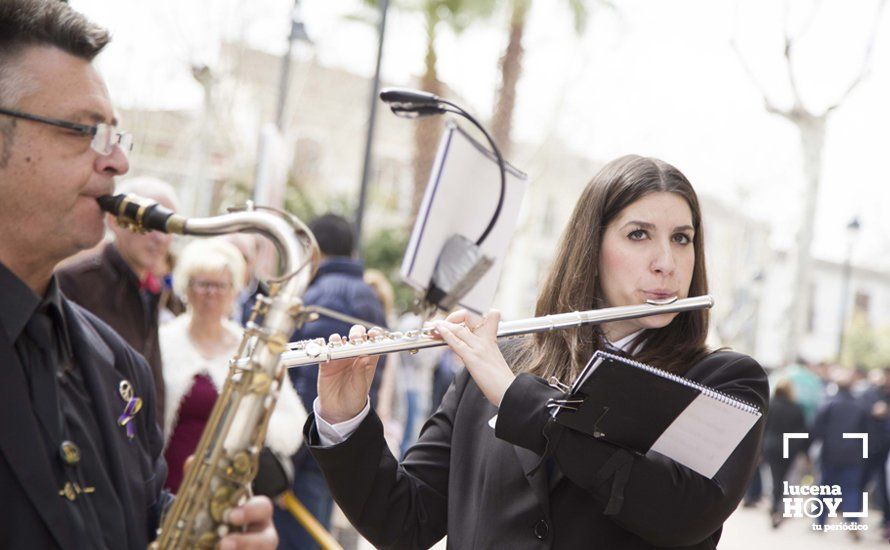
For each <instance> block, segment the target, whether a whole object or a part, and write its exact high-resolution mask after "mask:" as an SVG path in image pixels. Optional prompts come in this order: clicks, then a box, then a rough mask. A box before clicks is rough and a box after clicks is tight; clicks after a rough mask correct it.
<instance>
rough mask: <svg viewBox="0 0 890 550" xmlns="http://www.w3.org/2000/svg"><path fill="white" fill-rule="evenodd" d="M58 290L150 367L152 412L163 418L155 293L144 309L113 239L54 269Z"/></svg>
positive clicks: (133, 278) (135, 282)
mask: <svg viewBox="0 0 890 550" xmlns="http://www.w3.org/2000/svg"><path fill="white" fill-rule="evenodd" d="M56 277H57V278H58V280H59V287H60V288H61V289H62V293H63V294H65V296H67V297H68V298H70V299H71V300H73V301H74V302H76V303H78V304H80V305H81V306H83V307H85V308H86V309H88V310H89V311H91V312H92V313H94V314H95V315H96V316H97V317H99V318H100V319H102V320H103V321H105V322H106V323H108V324H109V325H111V328H113V329H114V330H116V331H117V333H118V334H120V335H121V336H122V337H123V339H124V340H126V342H127V343H128V344H130V345H131V346H132V347H133V349H135V350H136V351H137V352H139V353H140V354H142V356H143V357H144V358H145V360H146V361H148V365H149V366H150V367H151V373H152V377H153V378H154V385H155V389H156V390H157V401H156V404H157V406H156V408H155V414H157V415H158V418H164V373H163V370H162V369H161V348H160V345H159V344H158V296H152V297H151V299H150V306H149V308H148V309H149V310H148V311H146V308H145V305H144V304H143V302H142V298H141V297H140V296H139V279H138V278H137V277H136V273H134V272H133V270H132V269H130V266H128V265H127V263H126V262H125V261H124V259H123V258H122V257H121V255H120V252H118V251H117V248H115V246H114V244H113V243H109V244H107V245H105V248H103V249H102V250H101V251H100V252H98V253H95V254H90V255H87V256H85V257H83V258H81V259H78V260H76V261H74V262H73V263H71V264H69V265H66V266H65V267H63V268H61V269H59V270H58V271H57V272H56Z"/></svg>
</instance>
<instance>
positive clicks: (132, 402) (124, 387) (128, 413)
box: [117, 380, 142, 439]
mask: <svg viewBox="0 0 890 550" xmlns="http://www.w3.org/2000/svg"><path fill="white" fill-rule="evenodd" d="M118 389H119V390H120V394H121V399H123V400H124V402H125V403H126V405H124V412H123V413H121V415H120V416H119V417H118V419H117V423H118V425H120V426H124V427H125V428H127V437H128V438H129V439H133V436H134V435H136V427H135V426H134V425H133V423H132V422H131V421H132V420H133V417H134V416H136V413H138V412H139V411H140V410H141V409H142V398H141V397H136V396H135V395H133V393H134V392H133V385H132V384H130V382H129V380H121V383H120V386H119V388H118Z"/></svg>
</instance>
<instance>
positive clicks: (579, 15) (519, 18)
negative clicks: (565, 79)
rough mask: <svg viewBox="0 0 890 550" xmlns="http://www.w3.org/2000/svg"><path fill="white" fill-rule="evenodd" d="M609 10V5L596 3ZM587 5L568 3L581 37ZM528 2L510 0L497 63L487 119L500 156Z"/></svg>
mask: <svg viewBox="0 0 890 550" xmlns="http://www.w3.org/2000/svg"><path fill="white" fill-rule="evenodd" d="M600 1H601V3H603V4H606V5H607V6H610V7H612V4H611V2H608V1H605V0H600ZM588 3H589V2H587V1H586V0H568V4H569V8H570V9H571V10H572V16H573V19H574V24H575V32H576V33H578V34H581V33H583V32H584V29H585V28H586V26H587V16H588V13H589V12H588ZM531 4H532V0H510V7H509V9H510V39H509V40H508V41H507V48H506V49H505V50H504V53H503V55H502V56H501V59H500V61H499V63H498V65H499V68H500V73H501V82H500V86H499V88H498V94H497V102H496V104H495V109H494V115H493V117H492V119H491V130H492V136H493V137H494V140H495V142H496V143H497V144H498V146H499V147H500V148H501V151H502V152H503V153H504V155H506V154H508V153H509V150H510V134H511V132H512V129H513V110H514V108H515V107H516V84H517V83H518V82H519V77H520V76H521V74H522V55H523V53H524V50H523V49H522V36H523V35H524V34H525V25H526V21H527V19H528V14H529V11H530V10H531Z"/></svg>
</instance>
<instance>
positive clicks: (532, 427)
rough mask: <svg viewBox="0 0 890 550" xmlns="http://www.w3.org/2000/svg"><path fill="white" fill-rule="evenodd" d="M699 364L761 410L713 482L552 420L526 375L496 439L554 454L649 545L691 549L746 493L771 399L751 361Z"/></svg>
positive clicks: (507, 403) (505, 407)
mask: <svg viewBox="0 0 890 550" xmlns="http://www.w3.org/2000/svg"><path fill="white" fill-rule="evenodd" d="M702 363H705V364H702ZM702 363H699V365H696V366H695V367H693V369H690V373H692V372H696V373H702V375H701V376H697V377H695V379H696V380H697V381H699V382H701V383H702V384H705V385H707V386H710V387H712V388H714V389H717V390H720V391H723V392H724V393H728V394H730V395H732V396H734V397H737V398H739V399H742V400H744V401H747V402H749V403H753V404H755V405H757V406H758V407H760V409H761V410H762V412H763V416H762V417H761V418H760V420H758V421H757V423H756V424H755V425H754V427H753V428H752V429H751V431H750V432H749V433H748V435H747V436H746V437H745V438H744V439H743V440H742V442H741V443H740V444H739V446H738V447H737V448H736V449H735V451H734V452H733V453H732V454H731V455H730V457H729V459H728V460H727V461H726V463H725V464H724V465H723V467H722V468H721V469H720V471H719V472H717V474H716V475H715V476H714V478H713V479H708V478H706V477H704V476H702V475H700V474H698V473H696V472H694V471H692V470H690V469H689V468H686V467H685V466H681V465H680V464H678V463H676V462H674V461H673V460H671V459H669V458H667V457H665V456H663V455H661V454H659V453H656V452H654V451H650V452H649V453H648V454H647V455H646V456H637V455H634V454H631V453H630V452H628V451H625V450H624V449H619V448H618V447H615V446H613V445H611V444H609V443H606V442H604V441H602V440H597V439H594V438H592V437H590V436H588V435H586V434H583V433H580V432H577V431H574V430H571V429H568V428H565V427H564V426H562V425H561V424H558V423H556V422H554V421H553V420H552V419H551V417H550V415H549V414H548V413H547V412H546V411H547V409H546V404H547V401H548V399H550V398H552V397H555V395H554V392H555V391H556V390H554V389H553V388H551V387H550V386H548V385H547V384H546V383H545V382H544V381H543V380H542V379H541V378H538V377H536V376H532V375H529V374H521V375H519V376H518V377H517V378H516V380H515V381H514V382H513V384H512V385H511V386H510V388H509V389H508V390H507V393H506V394H505V395H504V399H503V401H502V402H501V406H500V410H499V413H498V422H497V429H496V435H497V437H499V438H501V439H503V440H505V441H508V442H510V443H513V444H515V445H519V446H522V447H525V448H527V449H530V450H532V451H534V452H536V453H538V454H540V455H544V454H545V453H546V454H547V455H550V456H552V457H553V458H554V459H555V461H556V463H557V465H558V466H559V468H560V470H561V471H562V472H563V473H564V474H565V475H566V477H567V478H568V479H569V480H571V481H572V482H573V483H575V484H576V485H578V486H579V487H581V488H582V489H584V490H586V491H587V492H589V493H590V494H592V495H593V497H594V499H595V500H596V501H597V502H598V503H599V505H601V506H602V511H603V513H604V514H605V515H607V516H609V517H610V518H611V519H612V520H613V521H614V522H615V523H616V524H618V525H619V526H621V527H622V528H624V529H626V530H628V531H630V532H632V533H634V534H636V535H637V536H639V537H641V538H643V539H644V540H646V541H647V542H649V543H651V544H653V545H656V546H682V545H692V544H696V543H698V542H700V541H702V540H704V539H706V538H707V537H709V536H710V535H712V534H713V533H714V532H715V531H717V530H718V529H719V528H720V527H721V525H722V524H723V522H724V521H725V520H726V518H728V517H729V515H730V514H731V513H732V512H733V510H735V508H736V506H737V505H738V503H739V501H740V500H741V498H742V496H743V494H744V492H745V489H746V487H747V484H748V481H749V479H750V477H751V475H752V473H753V470H754V468H755V467H756V465H757V461H758V456H759V453H760V442H761V438H762V435H763V427H764V417H765V416H766V412H767V402H768V395H769V388H768V383H767V378H766V373H764V371H763V369H762V368H761V367H760V365H758V364H757V362H756V361H754V360H753V359H751V358H750V357H747V356H743V355H740V354H731V353H720V354H712V355H711V356H709V357H708V358H706V359H705V360H703V361H702ZM690 378H693V376H691V375H690ZM557 395H558V396H561V395H562V394H558V392H557ZM653 398H657V397H656V396H653Z"/></svg>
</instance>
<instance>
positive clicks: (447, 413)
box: [305, 352, 769, 550]
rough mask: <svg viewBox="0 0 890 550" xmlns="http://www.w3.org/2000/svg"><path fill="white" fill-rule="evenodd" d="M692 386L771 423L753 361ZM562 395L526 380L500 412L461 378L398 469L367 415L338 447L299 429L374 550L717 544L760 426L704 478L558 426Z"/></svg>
mask: <svg viewBox="0 0 890 550" xmlns="http://www.w3.org/2000/svg"><path fill="white" fill-rule="evenodd" d="M687 377H688V378H691V379H693V380H696V381H698V382H700V383H702V384H705V385H708V386H711V387H713V388H715V389H718V390H721V391H723V392H725V393H728V394H730V395H733V396H735V397H737V398H739V399H742V400H744V401H747V402H750V403H753V404H755V405H757V406H758V407H760V408H761V409H762V410H763V412H764V413H766V409H767V399H768V395H769V389H768V384H767V378H766V374H765V373H764V372H763V369H762V368H761V367H760V365H758V364H757V362H755V361H754V360H753V359H751V358H750V357H747V356H744V355H741V354H737V353H732V352H717V353H713V354H711V355H709V356H708V357H706V358H705V359H703V360H702V361H701V362H699V363H698V364H696V365H695V366H693V367H692V368H691V369H690V370H689V371H688V373H687ZM562 395H563V394H562V393H561V392H560V391H558V390H556V389H554V388H552V387H550V386H548V385H547V384H546V383H545V382H544V381H543V380H542V379H541V378H538V377H535V376H532V375H528V374H521V375H519V376H518V377H517V378H516V380H515V382H514V383H513V384H512V385H511V386H510V388H509V389H508V390H507V393H506V394H505V396H504V399H503V402H502V403H501V406H500V409H499V410H498V409H495V407H494V406H492V405H491V404H490V403H489V402H488V401H487V400H486V399H485V397H484V396H483V395H482V393H481V391H480V390H479V388H478V387H477V386H476V384H475V383H474V382H473V380H472V379H471V378H470V376H469V375H468V374H467V372H466V371H463V372H461V373H460V374H458V376H457V377H456V379H455V381H454V383H453V384H452V386H451V388H450V389H449V390H448V393H447V394H446V395H445V397H444V399H443V402H442V406H441V407H440V409H439V410H438V411H437V412H436V413H435V414H434V415H433V416H432V417H431V418H430V419H429V420H428V421H427V423H426V425H425V426H424V428H423V431H422V432H421V434H420V438H419V439H418V442H417V443H416V444H415V445H414V446H413V447H411V449H410V450H409V451H408V453H407V454H406V456H405V458H404V459H403V461H402V462H401V464H400V463H398V462H397V461H396V460H395V459H394V458H393V456H392V455H391V454H390V452H389V450H388V449H387V446H386V443H385V442H384V439H383V429H382V425H381V423H380V420H379V418H378V417H377V416H376V415H375V414H373V413H372V414H371V415H369V416H368V417H367V418H366V419H365V420H364V421H363V422H362V424H361V425H360V426H359V428H358V430H357V431H356V432H355V433H354V434H353V435H352V436H351V437H350V438H349V439H348V440H346V441H344V442H343V443H341V444H339V445H335V446H332V447H328V448H324V447H319V446H317V445H318V443H319V441H318V432H317V430H316V428H315V421H314V417H312V416H310V418H309V420H308V421H307V423H306V427H305V433H306V436H307V440H308V441H310V444H312V445H313V446H312V447H311V451H312V453H313V455H314V456H315V458H316V459H317V461H318V463H319V464H320V465H321V468H322V470H323V471H324V474H325V477H326V478H327V481H328V485H329V487H330V488H331V493H332V494H333V495H334V498H335V500H336V501H337V503H338V504H339V505H340V507H341V508H342V509H343V511H344V512H345V513H346V515H347V517H349V519H350V521H351V522H352V523H353V525H355V526H356V527H357V528H358V529H359V531H360V532H361V533H362V534H363V535H364V536H365V537H366V538H367V539H368V540H370V541H371V542H372V543H373V544H374V545H375V546H378V547H383V548H427V547H429V546H431V545H432V544H434V543H435V542H436V541H438V540H439V539H441V538H442V537H443V536H444V535H446V533H447V535H448V546H449V548H459V549H469V548H486V549H487V548H511V549H526V548H529V549H531V548H534V549H540V548H591V549H604V550H615V549H643V548H645V549H650V548H658V547H668V546H671V547H677V546H679V547H684V548H696V549H704V548H715V547H716V544H717V541H718V540H719V538H720V533H721V529H722V524H723V522H724V521H725V520H726V518H727V517H728V516H729V515H730V514H731V513H732V511H733V510H734V509H735V507H736V505H737V504H738V502H739V501H740V499H741V498H742V495H743V493H744V491H745V488H746V486H747V483H748V480H749V479H750V477H751V474H752V472H753V470H754V468H755V466H756V464H757V459H758V455H759V453H760V440H761V435H762V433H763V423H764V421H763V419H762V418H761V420H759V421H758V422H757V424H755V426H754V428H753V429H752V430H751V432H749V434H748V435H747V436H746V437H745V439H744V440H743V441H742V442H741V443H740V445H739V446H738V447H737V448H736V450H735V451H734V452H733V453H732V455H731V456H730V457H729V459H728V460H727V462H726V464H724V466H723V467H722V468H721V470H720V471H719V472H718V473H717V474H716V476H715V477H714V478H713V479H707V478H705V477H703V476H701V475H699V474H697V473H695V472H693V471H692V470H689V469H688V468H686V467H684V466H681V465H679V464H677V463H675V462H673V461H672V460H670V459H668V458H666V457H664V456H663V455H660V454H658V453H655V452H650V453H649V454H648V455H647V456H645V457H639V456H633V455H631V454H630V453H628V452H627V451H624V450H621V449H618V448H616V447H614V446H612V445H610V444H608V443H605V442H603V441H600V440H595V439H593V438H591V437H589V436H586V435H583V434H581V433H580V432H575V431H573V430H569V429H566V428H563V427H562V426H561V425H559V424H556V423H555V422H553V421H552V420H551V418H550V415H549V413H548V409H547V408H546V404H547V401H548V399H550V398H560V397H562ZM656 398H657V396H653V399H656ZM495 414H497V415H498V418H497V423H496V426H497V428H496V430H495V429H492V428H491V427H490V425H489V421H490V419H491V418H492V417H493V416H494V415H495ZM548 445H549V449H548V451H549V452H550V453H551V456H552V457H553V458H554V461H555V467H554V468H552V470H553V474H550V473H548V470H550V469H551V468H550V465H549V464H548V463H547V461H545V462H544V463H541V456H542V455H543V454H544V452H545V448H547V447H548ZM625 476H626V477H625Z"/></svg>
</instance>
